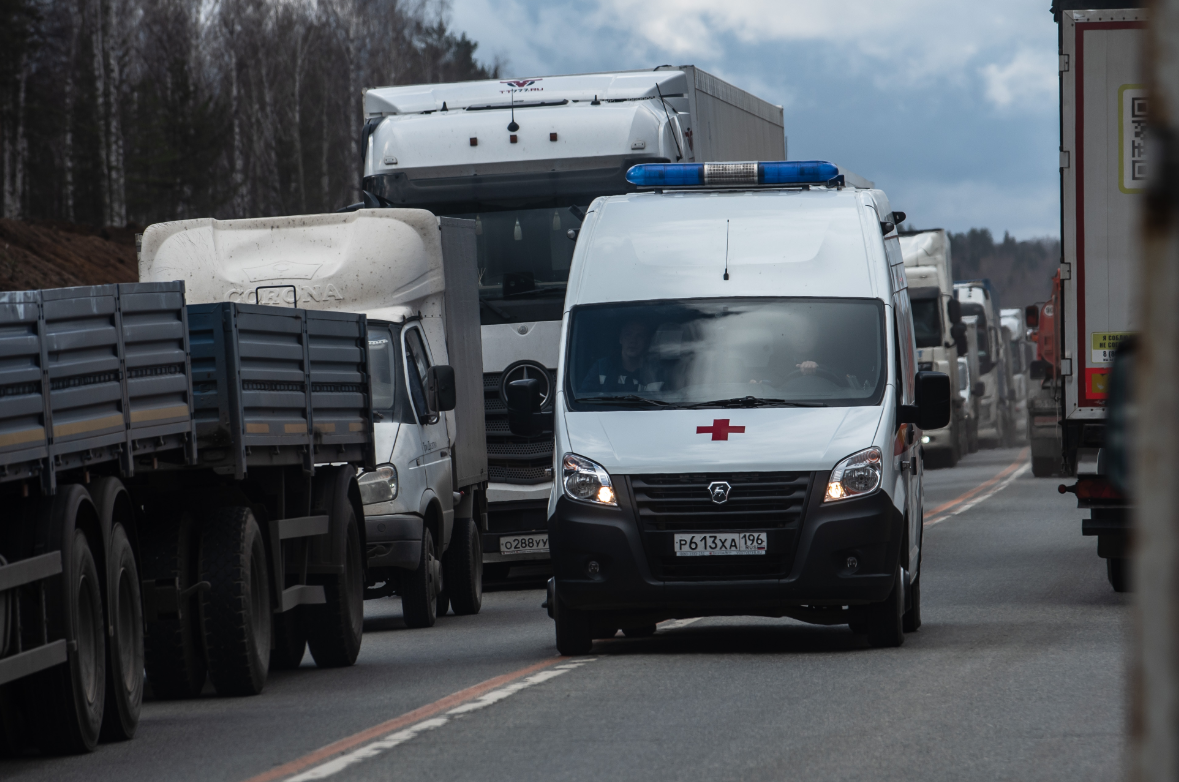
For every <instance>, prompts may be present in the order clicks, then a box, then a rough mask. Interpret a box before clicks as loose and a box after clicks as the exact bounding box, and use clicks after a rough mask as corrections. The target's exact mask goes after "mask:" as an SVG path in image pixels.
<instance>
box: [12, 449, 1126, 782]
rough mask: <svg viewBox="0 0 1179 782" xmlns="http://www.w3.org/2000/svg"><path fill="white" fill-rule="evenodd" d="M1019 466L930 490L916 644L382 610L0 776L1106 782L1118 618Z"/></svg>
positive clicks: (710, 626) (391, 606)
mask: <svg viewBox="0 0 1179 782" xmlns="http://www.w3.org/2000/svg"><path fill="white" fill-rule="evenodd" d="M1018 455H1019V452H1018V451H1017V450H999V451H983V452H980V453H978V454H975V455H973V456H970V457H968V458H967V459H966V460H964V461H963V462H962V463H961V464H960V465H959V466H958V467H957V468H955V469H952V470H938V471H933V472H929V473H927V477H926V499H925V507H926V519H927V527H926V529H925V554H924V560H923V563H924V564H923V567H924V568H925V573H924V576H923V578H922V601H923V615H924V625H923V627H922V628H921V630H920V632H918V633H915V634H911V635H909V636H907V640H906V642H905V645H904V646H903V647H901V648H899V649H889V650H875V649H868V648H867V647H866V644H865V643H864V642H863V641H862V640H860V639H859V638H857V637H856V636H853V635H852V634H851V633H850V632H849V631H848V630H847V629H846V628H843V627H816V626H810V625H804V624H801V623H798V622H795V621H792V620H786V619H781V620H775V619H754V618H725V619H701V620H697V621H692V620H681V621H677V622H669V623H665V624H664V625H662V626H661V628H660V631H659V632H658V634H657V635H656V636H655V637H653V638H651V639H647V640H626V639H622V638H618V639H613V640H610V641H604V642H598V643H596V644H595V646H594V650H593V653H592V654H591V655H589V656H587V657H584V658H576V659H574V660H568V659H557V658H556V657H555V654H556V650H555V647H554V644H553V627H552V622H551V621H550V620H549V619H548V617H547V616H546V615H545V612H544V611H543V609H541V608H540V603H541V601H542V599H543V595H542V593H541V592H540V591H533V590H529V591H509V592H495V593H490V594H488V595H486V597H485V601H484V608H483V612H482V613H481V614H480V615H478V616H475V617H453V616H449V617H446V618H443V619H441V620H439V622H438V624H437V625H436V626H435V627H434V628H431V629H429V630H407V629H406V628H405V626H404V624H403V622H402V620H401V612H400V605H399V602H398V601H397V600H396V599H395V598H391V599H385V600H380V601H374V602H370V603H368V604H367V605H366V620H365V639H364V647H363V649H362V651H361V656H360V660H359V661H358V663H357V665H356V666H354V667H352V668H349V669H344V670H324V671H321V670H318V669H316V668H314V666H313V664H312V663H311V659H310V656H309V655H308V657H307V658H306V659H305V661H304V667H303V669H302V670H299V671H294V672H289V673H281V674H275V675H272V676H271V678H270V682H269V684H268V685H267V689H266V691H265V692H264V693H263V694H262V695H261V696H258V697H254V698H240V699H225V698H217V697H215V696H214V695H213V694H212V692H211V691H208V692H207V694H206V696H205V697H202V698H200V699H197V700H194V701H187V702H150V703H147V704H145V706H144V711H143V719H142V722H141V723H140V727H139V735H138V736H137V737H136V738H135V740H133V741H131V742H126V743H122V744H105V745H101V746H100V747H99V749H98V751H97V752H95V753H93V754H92V755H87V756H81V757H68V758H41V757H25V758H21V759H17V760H0V779H3V780H6V781H7V780H13V781H15V780H53V781H54V782H70V781H71V780H87V782H97V781H98V780H108V779H109V780H128V779H134V780H144V781H147V780H226V782H244V781H245V780H252V779H255V778H256V777H259V776H260V775H261V776H263V777H264V778H267V777H268V778H271V779H290V778H292V777H293V778H294V779H313V778H321V779H332V780H341V782H343V781H344V780H347V781H348V782H352V781H353V780H382V782H384V781H385V780H390V779H429V780H432V781H435V780H452V779H453V780H470V779H475V778H478V779H481V780H488V781H490V780H512V781H513V782H518V781H521V780H546V781H547V780H561V779H578V780H581V779H636V778H643V779H649V780H663V779H668V780H671V779H674V780H692V779H700V780H709V781H710V782H712V781H713V780H719V779H740V780H759V779H775V780H782V779H800V780H802V779H806V780H845V779H846V780H865V779H870V780H892V779H898V780H899V779H905V780H912V779H938V780H959V779H972V780H974V779H977V780H1003V779H1012V780H1040V779H1060V780H1069V782H1079V781H1080V780H1090V779H1092V780H1109V779H1114V778H1116V777H1118V776H1120V775H1121V771H1122V754H1123V751H1124V745H1125V739H1124V722H1125V718H1124V706H1123V700H1124V696H1123V671H1124V668H1125V656H1124V655H1125V652H1124V649H1125V646H1126V640H1127V635H1128V633H1129V618H1128V597H1127V596H1125V595H1117V594H1115V593H1114V592H1113V591H1112V590H1111V589H1110V587H1109V585H1108V584H1107V582H1106V580H1105V568H1104V562H1103V561H1102V560H1100V559H1098V558H1097V554H1096V542H1095V540H1094V539H1093V538H1083V537H1081V534H1080V518H1081V513H1082V512H1081V511H1079V510H1077V509H1076V507H1075V501H1074V499H1073V498H1072V496H1071V495H1066V496H1061V495H1059V494H1057V493H1056V491H1055V487H1056V483H1058V482H1059V481H1054V480H1048V479H1035V478H1032V477H1031V476H1030V472H1028V471H1027V470H1022V471H1021V470H1019V469H1018V468H1017V466H1012V465H1013V464H1015V463H1016V461H1017V456H1018ZM980 486H981V487H982V488H979V487H980ZM972 492H973V493H972ZM964 495H965V496H964ZM955 500H958V501H957V502H956V503H955V502H954V501H955ZM934 511H936V512H934ZM529 668H531V670H527V669H529ZM495 677H500V678H499V679H498V680H495V681H491V682H488V680H492V679H495ZM485 682H488V683H486V684H483V686H481V687H480V686H479V685H480V684H481V683H485ZM468 688H473V689H469V690H468ZM464 690H467V691H466V692H462V691H464ZM441 699H446V700H444V701H443V702H442V703H441V704H439V703H438V701H439V700H441ZM414 710H417V712H416V713H415V714H409V713H410V712H414ZM407 714H409V716H403V715H407ZM398 718H400V719H398ZM382 723H384V725H383V726H382V727H380V728H379V729H374V730H369V731H368V733H367V734H365V735H362V736H359V737H357V738H353V739H351V740H349V739H348V737H353V736H356V734H358V733H361V732H363V731H366V730H368V729H372V728H374V726H378V725H381V724H382ZM337 741H340V742H341V744H339V745H337V746H336V747H335V748H334V749H330V750H326V751H323V752H320V753H318V755H313V754H311V753H315V752H316V751H317V750H320V749H321V748H323V747H325V745H328V744H330V743H332V742H337ZM309 755H310V757H308V756H309ZM300 758H303V760H301V761H300V760H299V759H300ZM292 761H295V762H294V763H292ZM284 764H287V765H285V766H284ZM296 775H298V776H296ZM255 782H261V780H255Z"/></svg>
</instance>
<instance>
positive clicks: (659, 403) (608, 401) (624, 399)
mask: <svg viewBox="0 0 1179 782" xmlns="http://www.w3.org/2000/svg"><path fill="white" fill-rule="evenodd" d="M577 401H578V402H586V403H595V404H604V405H612V404H629V403H631V402H641V403H644V404H648V405H654V406H655V407H678V405H674V404H672V403H671V402H664V401H663V400H662V399H652V398H650V397H647V396H639V395H638V394H617V395H614V396H587V397H581V398H579V399H578V400H577Z"/></svg>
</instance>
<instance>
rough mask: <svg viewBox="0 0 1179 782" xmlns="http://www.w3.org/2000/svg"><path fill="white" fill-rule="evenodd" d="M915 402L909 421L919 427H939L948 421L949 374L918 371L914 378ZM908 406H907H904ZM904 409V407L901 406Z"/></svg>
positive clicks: (927, 428)
mask: <svg viewBox="0 0 1179 782" xmlns="http://www.w3.org/2000/svg"><path fill="white" fill-rule="evenodd" d="M916 380H917V382H916V386H917V388H916V393H917V399H916V402H917V404H915V405H912V406H911V407H910V409H912V408H916V409H915V410H914V411H913V413H915V414H913V413H911V414H910V415H907V416H903V417H905V418H908V417H911V418H912V419H913V420H912V421H909V423H915V424H917V428H919V429H926V430H929V429H941V428H942V427H943V426H945V425H946V424H948V423H950V376H949V375H947V374H946V373H944V372H918V373H917V378H916ZM906 407H908V406H906ZM902 410H904V408H902Z"/></svg>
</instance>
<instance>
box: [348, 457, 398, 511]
mask: <svg viewBox="0 0 1179 782" xmlns="http://www.w3.org/2000/svg"><path fill="white" fill-rule="evenodd" d="M356 483H357V485H359V487H360V501H361V502H362V503H363V504H365V505H371V504H373V503H374V502H388V501H389V500H393V499H396V498H397V468H396V467H394V466H393V465H391V464H382V465H381V466H379V467H377V469H375V470H373V471H372V472H366V473H363V474H362V475H361V476H360V477H359V478H357V479H356Z"/></svg>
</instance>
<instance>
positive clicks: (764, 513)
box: [626, 472, 811, 581]
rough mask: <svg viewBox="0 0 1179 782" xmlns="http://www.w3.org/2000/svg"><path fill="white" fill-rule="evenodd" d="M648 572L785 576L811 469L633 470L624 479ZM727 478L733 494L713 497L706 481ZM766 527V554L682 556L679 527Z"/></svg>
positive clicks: (676, 577)
mask: <svg viewBox="0 0 1179 782" xmlns="http://www.w3.org/2000/svg"><path fill="white" fill-rule="evenodd" d="M626 481H627V485H628V486H629V489H630V496H631V498H632V502H633V503H634V509H635V515H636V517H637V518H638V524H639V530H640V532H641V535H642V540H643V549H644V551H645V553H646V555H647V563H648V565H649V566H650V568H651V574H652V575H653V576H655V578H658V579H660V580H662V581H733V580H737V581H739V580H743V579H775V578H784V577H785V576H786V575H787V574H788V573H789V572H790V566H791V563H792V562H793V561H794V551H795V549H796V548H797V545H798V533H799V530H800V529H801V528H802V518H803V513H804V511H805V509H806V504H807V498H808V496H809V494H810V484H811V473H806V472H773V473H765V472H763V473H729V474H719V473H717V474H709V473H697V474H687V475H632V476H630V477H629V478H627V479H626ZM719 481H724V482H726V483H728V484H729V486H730V487H731V488H730V489H729V499H728V500H727V501H726V502H724V503H722V504H717V503H714V502H713V501H712V496H711V493H710V491H709V488H708V487H709V485H710V484H712V483H714V482H719ZM743 530H765V532H766V542H767V546H766V549H767V550H766V553H765V554H761V555H749V556H727V557H677V556H675V553H674V551H675V549H674V539H675V538H674V533H676V532H735V531H743Z"/></svg>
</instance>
